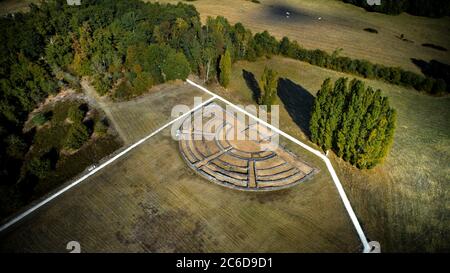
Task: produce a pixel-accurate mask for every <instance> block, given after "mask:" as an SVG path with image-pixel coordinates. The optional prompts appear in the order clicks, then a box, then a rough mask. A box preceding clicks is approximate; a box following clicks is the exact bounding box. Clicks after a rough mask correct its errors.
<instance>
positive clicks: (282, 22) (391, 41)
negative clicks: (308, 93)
mask: <svg viewBox="0 0 450 273" xmlns="http://www.w3.org/2000/svg"><path fill="white" fill-rule="evenodd" d="M151 1H152V2H161V3H167V2H168V3H177V2H178V1H177V0H151ZM185 3H189V4H193V5H194V6H195V7H196V8H197V10H198V11H199V12H200V15H201V18H202V20H203V21H204V20H205V19H206V17H207V16H213V17H215V16H219V15H220V16H224V17H225V18H227V19H228V20H229V21H230V22H231V23H236V22H241V23H243V24H244V26H246V27H248V28H250V29H251V30H252V31H253V32H260V31H264V30H268V31H269V32H270V33H271V34H272V35H274V36H276V37H277V38H281V37H283V36H288V37H289V38H291V39H295V40H297V41H298V42H299V43H300V44H301V45H303V46H304V47H305V48H308V49H316V48H319V49H323V50H326V51H328V52H330V53H331V52H333V51H334V50H335V49H338V48H342V49H343V51H342V53H341V55H343V56H349V57H353V58H362V59H367V60H369V61H372V62H376V63H381V64H385V65H389V66H400V67H403V68H405V69H408V70H411V71H415V72H420V70H419V69H418V68H417V67H416V66H415V65H414V64H413V63H412V62H411V58H416V59H423V60H426V61H429V60H431V59H436V60H439V61H442V62H444V63H450V54H449V53H448V51H447V52H443V51H439V50H435V49H432V48H426V47H423V46H422V44H423V43H432V44H436V45H440V46H443V47H445V48H447V49H448V50H450V35H449V34H450V32H449V29H448V25H449V23H450V19H449V18H448V17H445V18H441V19H430V18H425V17H418V16H411V15H408V14H401V15H398V16H390V15H385V14H379V13H369V12H366V11H364V10H363V9H362V8H358V7H355V6H353V5H350V4H345V3H343V2H341V1H334V0H302V1H299V0H261V4H257V3H253V2H251V1H246V0H227V1H220V0H196V1H193V2H185ZM286 11H288V12H290V16H289V18H286ZM319 17H321V20H318V18H319ZM364 28H374V29H376V30H378V34H374V33H369V32H367V31H364ZM401 34H403V35H404V38H405V39H408V40H410V41H412V42H408V41H402V40H401V39H399V38H398V37H400V35H401Z"/></svg>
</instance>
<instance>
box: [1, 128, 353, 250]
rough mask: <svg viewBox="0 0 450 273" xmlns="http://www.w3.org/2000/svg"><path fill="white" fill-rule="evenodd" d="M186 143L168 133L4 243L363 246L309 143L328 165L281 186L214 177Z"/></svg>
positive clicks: (305, 155)
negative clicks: (240, 185) (258, 186)
mask: <svg viewBox="0 0 450 273" xmlns="http://www.w3.org/2000/svg"><path fill="white" fill-rule="evenodd" d="M133 124H134V125H133ZM127 126H128V129H129V130H133V128H131V126H138V127H137V128H135V129H137V131H138V130H139V124H137V123H131V124H128V125H127ZM282 143H283V145H285V146H288V145H290V144H289V143H288V141H286V140H282ZM291 145H292V144H291ZM179 149H180V148H179V144H178V142H177V141H174V140H173V139H172V137H171V135H170V128H167V129H165V130H163V131H162V132H160V133H159V134H157V135H155V136H154V137H152V138H150V139H149V140H147V141H146V142H144V143H143V144H142V145H141V146H138V147H137V148H136V149H135V150H133V151H132V152H130V153H128V154H127V155H125V156H124V157H122V158H120V159H119V160H117V161H116V162H114V163H113V164H111V165H109V166H107V167H106V168H104V169H103V170H101V171H100V172H98V173H96V174H95V175H93V176H92V177H90V178H88V179H87V180H86V181H84V182H83V183H82V184H80V185H78V186H77V187H75V188H73V189H72V190H70V191H69V192H66V193H65V194H64V195H62V196H61V197H59V198H57V199H56V200H54V201H53V202H51V203H49V204H47V205H46V206H45V207H42V208H41V209H40V210H39V211H37V212H36V213H34V214H33V215H31V216H30V217H28V218H27V219H25V220H24V221H23V222H21V223H19V224H18V225H16V226H14V227H13V228H11V229H10V230H9V231H7V232H5V233H3V234H2V235H1V237H0V250H1V251H2V252H5V251H6V252H9V251H13V252H16V251H18V252H65V251H66V250H65V246H66V244H67V242H69V241H72V240H75V241H78V242H79V243H80V244H81V249H82V252H297V251H298V252H357V251H361V243H360V241H359V238H358V236H357V234H356V232H355V229H354V227H353V225H352V223H351V221H350V218H349V217H348V215H347V212H346V211H345V209H344V206H343V204H342V201H341V199H340V198H339V195H338V192H337V190H336V188H335V186H334V184H333V182H332V180H331V177H330V175H329V173H328V172H327V171H326V166H325V165H324V164H323V162H322V161H321V160H320V159H319V158H317V157H316V156H313V155H312V154H310V153H309V152H307V151H305V150H303V149H302V148H300V147H298V146H295V145H292V147H291V148H289V149H290V151H291V152H292V153H294V154H295V155H296V156H298V157H299V158H301V159H302V160H304V161H305V162H308V164H311V165H312V166H314V167H315V168H317V169H318V170H321V171H319V172H318V173H317V174H315V175H314V176H313V178H312V179H309V180H307V181H304V182H302V183H300V184H298V185H295V186H293V187H290V188H288V189H283V190H279V191H275V192H248V191H238V190H233V189H229V188H226V187H223V186H221V185H217V184H216V183H213V182H211V181H208V180H207V179H204V178H203V177H201V176H199V175H198V174H196V173H195V172H194V171H193V170H192V169H191V168H190V167H189V166H188V165H187V164H186V162H185V160H184V159H183V158H182V155H181V153H180V150H179Z"/></svg>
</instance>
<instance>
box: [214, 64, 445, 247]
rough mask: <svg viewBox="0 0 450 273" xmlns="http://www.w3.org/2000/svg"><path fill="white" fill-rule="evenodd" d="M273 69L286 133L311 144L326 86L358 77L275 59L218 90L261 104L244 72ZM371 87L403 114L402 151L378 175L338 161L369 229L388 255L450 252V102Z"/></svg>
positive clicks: (396, 147) (398, 143)
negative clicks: (312, 118)
mask: <svg viewBox="0 0 450 273" xmlns="http://www.w3.org/2000/svg"><path fill="white" fill-rule="evenodd" d="M266 65H267V66H268V67H270V68H272V69H274V70H276V71H278V73H279V75H280V78H281V81H280V82H282V83H283V84H280V85H279V86H280V87H281V86H282V87H281V88H279V91H278V94H279V97H281V98H282V99H279V102H280V104H281V105H285V106H283V107H280V109H281V111H280V127H281V129H283V130H284V131H286V132H287V133H289V134H291V135H293V136H295V137H297V138H299V139H301V140H304V141H308V139H309V138H308V132H307V124H308V121H307V120H308V115H309V113H310V107H311V104H312V102H313V98H312V96H314V95H315V94H316V92H317V90H318V89H319V88H320V85H321V83H322V82H323V80H324V79H325V78H327V77H331V78H332V79H333V80H335V79H337V78H338V77H342V76H346V77H349V78H350V79H351V78H352V77H351V76H349V75H346V74H343V73H336V72H334V71H330V70H326V69H322V68H318V67H315V66H312V65H309V64H307V63H303V62H299V61H295V60H291V59H286V58H281V57H273V58H271V59H267V60H260V61H257V62H253V63H250V62H239V63H237V64H235V65H234V67H233V75H232V80H231V83H230V86H229V88H228V89H227V90H223V89H221V88H219V87H217V86H212V87H211V88H212V89H214V90H217V92H218V93H219V94H220V95H223V96H225V97H227V98H228V99H230V100H231V101H233V102H235V103H241V104H243V105H245V104H248V103H253V99H252V93H253V92H252V91H251V89H250V88H249V87H248V85H247V82H246V80H245V79H244V77H243V71H244V70H245V71H247V72H248V73H246V75H247V78H249V77H251V74H249V73H252V74H253V75H254V77H255V78H256V80H259V79H260V77H261V74H262V72H263V70H264V67H265V66H266ZM249 75H250V76H249ZM364 81H365V82H366V83H367V84H368V85H370V86H372V87H374V88H380V89H381V90H382V91H383V94H384V95H386V96H388V97H389V100H390V103H391V105H392V106H393V107H394V108H395V109H396V110H397V114H398V115H397V129H396V132H395V139H394V144H393V147H392V149H391V151H390V153H389V156H388V157H387V159H386V161H385V162H384V164H381V165H379V166H377V167H376V168H374V169H373V170H358V169H356V168H354V167H352V166H351V165H349V164H347V163H345V162H344V161H342V160H340V159H338V158H335V157H334V156H333V154H331V157H332V159H333V164H334V166H335V168H336V170H337V172H338V175H339V176H340V179H341V181H342V183H343V185H344V187H345V189H346V191H347V193H348V195H349V198H350V200H351V202H352V205H353V207H354V208H355V210H356V213H357V215H358V217H359V219H360V220H361V223H362V225H363V228H364V229H365V231H366V232H367V236H368V237H369V238H370V239H373V240H377V241H380V242H381V245H382V248H383V250H385V251H439V250H441V251H442V250H445V249H447V250H448V249H449V244H450V241H449V239H448V234H449V231H450V228H449V227H450V221H449V217H448V215H449V213H450V204H449V202H448V196H449V189H450V186H449V184H448V182H449V181H450V168H449V165H448V162H450V125H449V120H450V97H448V96H447V97H431V96H428V95H424V94H421V93H418V92H417V91H415V90H411V89H406V88H403V87H399V86H394V85H389V84H386V83H383V82H380V81H371V80H364ZM286 109H288V110H289V112H288V111H287V110H286ZM290 113H291V114H292V115H291V114H290ZM294 120H295V121H296V122H294ZM310 144H311V145H313V144H312V143H310Z"/></svg>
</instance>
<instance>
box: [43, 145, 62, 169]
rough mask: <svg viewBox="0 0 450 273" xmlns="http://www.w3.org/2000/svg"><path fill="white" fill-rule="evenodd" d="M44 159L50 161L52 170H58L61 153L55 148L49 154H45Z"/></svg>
mask: <svg viewBox="0 0 450 273" xmlns="http://www.w3.org/2000/svg"><path fill="white" fill-rule="evenodd" d="M42 158H43V159H44V160H45V159H48V160H50V168H51V169H52V170H55V169H56V164H57V163H58V160H59V152H58V149H56V148H55V147H53V148H51V149H50V150H49V151H48V152H47V153H45V154H44V155H43V156H42Z"/></svg>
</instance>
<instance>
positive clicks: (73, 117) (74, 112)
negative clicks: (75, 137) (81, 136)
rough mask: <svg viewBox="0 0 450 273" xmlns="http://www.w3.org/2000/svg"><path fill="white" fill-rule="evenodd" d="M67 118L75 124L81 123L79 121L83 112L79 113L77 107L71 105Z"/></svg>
mask: <svg viewBox="0 0 450 273" xmlns="http://www.w3.org/2000/svg"><path fill="white" fill-rule="evenodd" d="M67 118H68V119H69V120H70V121H72V122H75V123H78V122H81V120H82V119H83V118H84V112H83V111H81V109H80V107H79V106H78V105H73V106H71V107H70V108H69V110H68V111H67Z"/></svg>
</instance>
